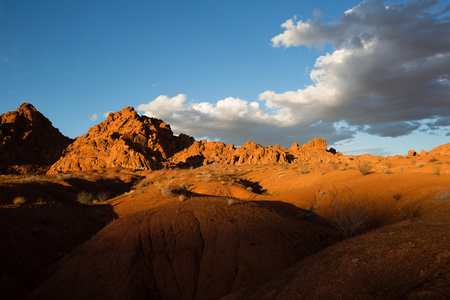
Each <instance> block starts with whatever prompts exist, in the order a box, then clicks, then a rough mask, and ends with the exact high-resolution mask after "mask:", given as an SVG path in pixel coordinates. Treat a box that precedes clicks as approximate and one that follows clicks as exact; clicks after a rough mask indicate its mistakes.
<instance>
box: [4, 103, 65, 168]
mask: <svg viewBox="0 0 450 300" xmlns="http://www.w3.org/2000/svg"><path fill="white" fill-rule="evenodd" d="M0 118H1V122H0V170H1V171H2V172H8V173H15V172H19V173H36V172H39V171H41V170H45V169H48V168H49V167H50V166H51V165H52V164H53V163H54V162H56V161H57V160H58V158H59V157H60V156H61V153H62V151H63V150H64V149H65V148H66V147H67V146H68V145H69V144H70V143H71V142H72V140H71V139H69V138H68V137H65V136H64V135H62V134H61V133H60V132H59V130H58V129H56V128H55V127H53V125H52V123H51V122H50V121H49V120H48V119H47V118H46V117H45V116H44V115H42V114H41V113H40V112H38V111H37V110H36V108H34V106H33V105H31V104H28V103H23V104H22V105H21V106H20V107H19V109H18V110H16V111H10V112H7V113H5V114H2V115H1V117H0Z"/></svg>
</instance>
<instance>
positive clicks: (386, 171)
mask: <svg viewBox="0 0 450 300" xmlns="http://www.w3.org/2000/svg"><path fill="white" fill-rule="evenodd" d="M382 171H383V173H384V174H393V173H394V172H392V170H390V169H385V168H384V169H382Z"/></svg>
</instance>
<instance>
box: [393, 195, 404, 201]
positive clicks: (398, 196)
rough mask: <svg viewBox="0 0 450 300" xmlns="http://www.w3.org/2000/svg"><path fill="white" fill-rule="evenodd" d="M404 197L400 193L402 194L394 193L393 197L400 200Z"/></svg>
mask: <svg viewBox="0 0 450 300" xmlns="http://www.w3.org/2000/svg"><path fill="white" fill-rule="evenodd" d="M401 197H402V195H400V194H394V195H392V198H394V199H395V200H397V201H398V200H400V198H401Z"/></svg>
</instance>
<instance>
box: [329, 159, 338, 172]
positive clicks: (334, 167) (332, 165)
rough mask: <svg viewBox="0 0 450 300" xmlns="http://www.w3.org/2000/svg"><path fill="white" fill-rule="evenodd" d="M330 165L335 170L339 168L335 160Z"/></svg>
mask: <svg viewBox="0 0 450 300" xmlns="http://www.w3.org/2000/svg"><path fill="white" fill-rule="evenodd" d="M330 165H331V168H332V169H333V170H337V169H339V165H338V164H337V163H335V162H334V161H332V162H330Z"/></svg>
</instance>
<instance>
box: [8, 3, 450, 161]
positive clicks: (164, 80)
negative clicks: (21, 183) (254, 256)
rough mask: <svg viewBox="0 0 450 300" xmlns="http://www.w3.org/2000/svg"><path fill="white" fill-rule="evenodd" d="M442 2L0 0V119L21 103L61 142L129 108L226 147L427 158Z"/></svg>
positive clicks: (433, 142)
mask: <svg viewBox="0 0 450 300" xmlns="http://www.w3.org/2000/svg"><path fill="white" fill-rule="evenodd" d="M448 5H449V4H448V1H441V2H439V1H408V2H405V1H369V2H361V1H298V0H297V1H285V0H278V1H225V0H221V1H219V0H203V1H196V0H193V1H162V0H159V1H51V0H48V1H31V0H30V1H22V0H14V1H6V0H0V112H1V113H4V112H6V111H10V110H16V109H17V108H18V107H19V106H20V104H21V103H22V102H29V103H32V104H33V105H34V106H35V107H36V108H37V109H38V110H39V111H41V112H42V113H43V114H44V115H45V116H46V117H47V118H49V119H50V121H52V123H53V125H54V126H55V127H57V128H59V129H60V131H61V132H62V133H63V134H65V135H67V136H70V137H72V138H74V137H76V136H80V135H83V134H84V133H86V132H87V130H88V129H89V128H90V127H92V126H94V125H96V124H98V123H100V122H101V121H103V120H104V119H105V117H104V114H105V113H107V112H110V111H117V110H120V109H122V108H123V107H125V106H133V107H135V108H136V110H138V111H139V112H140V113H142V114H147V115H150V116H154V117H158V118H161V119H163V120H164V121H165V122H167V123H169V124H170V125H171V127H172V129H173V130H174V132H175V133H176V134H178V133H180V132H183V133H186V134H190V135H193V136H195V137H196V138H198V139H200V138H207V139H209V140H220V141H223V142H225V143H231V142H233V143H234V144H235V145H240V144H243V143H244V142H245V141H246V140H251V141H256V142H258V143H260V144H263V145H275V144H280V145H282V146H285V147H289V146H290V145H291V144H292V143H293V142H299V143H305V142H307V141H308V140H311V139H312V138H314V137H322V138H325V139H326V140H327V141H328V144H329V146H335V148H337V150H338V151H342V152H344V153H345V154H362V153H371V154H374V155H394V154H405V153H406V152H407V150H408V149H415V150H419V151H420V150H421V149H425V150H431V149H432V148H434V147H436V146H438V145H441V144H444V143H447V142H449V141H450V25H449V24H450V23H449V19H448V15H449V14H448ZM446 6H447V10H446ZM282 26H283V27H282Z"/></svg>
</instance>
